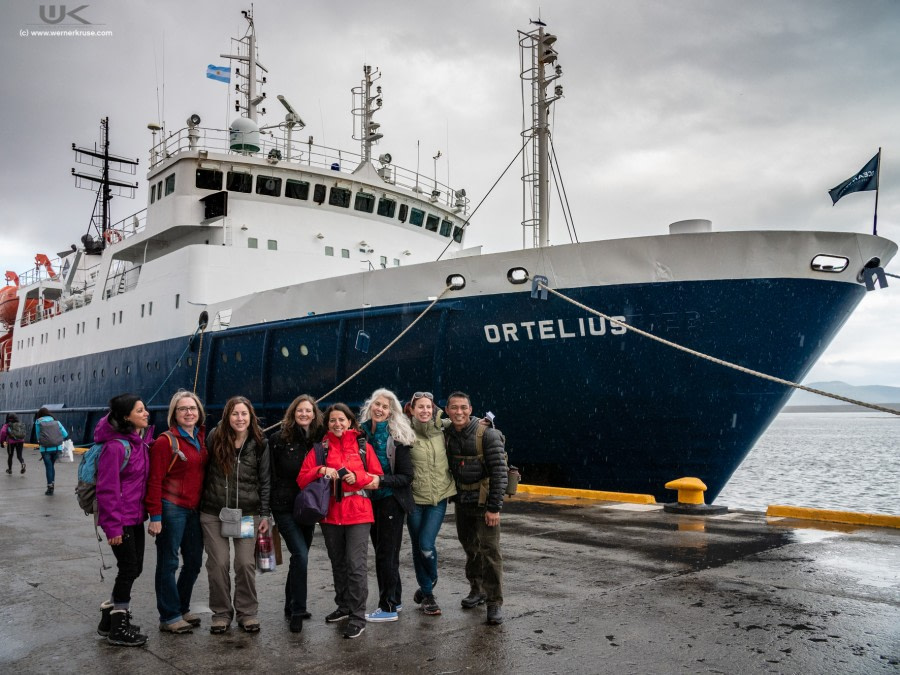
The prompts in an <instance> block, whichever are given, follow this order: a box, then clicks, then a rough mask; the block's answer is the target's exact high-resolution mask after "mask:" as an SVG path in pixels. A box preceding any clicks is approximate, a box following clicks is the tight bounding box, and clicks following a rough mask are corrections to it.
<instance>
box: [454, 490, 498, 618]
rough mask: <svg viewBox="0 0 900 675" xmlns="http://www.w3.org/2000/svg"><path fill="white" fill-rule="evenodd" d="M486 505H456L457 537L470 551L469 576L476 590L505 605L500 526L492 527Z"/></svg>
mask: <svg viewBox="0 0 900 675" xmlns="http://www.w3.org/2000/svg"><path fill="white" fill-rule="evenodd" d="M484 510H485V509H484V507H483V506H478V505H477V504H473V505H466V504H457V505H456V536H457V538H458V539H459V543H460V544H462V547H463V549H464V550H465V552H466V579H468V580H469V588H470V589H471V590H472V592H473V593H484V594H485V595H486V596H487V602H488V604H489V605H502V604H503V555H502V554H501V553H500V525H499V524H498V525H494V526H493V527H488V526H487V525H486V524H485V522H484Z"/></svg>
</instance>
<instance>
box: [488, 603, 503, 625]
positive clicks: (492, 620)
mask: <svg viewBox="0 0 900 675" xmlns="http://www.w3.org/2000/svg"><path fill="white" fill-rule="evenodd" d="M487 622H488V625H489V626H499V625H500V624H501V623H503V605H488V608H487Z"/></svg>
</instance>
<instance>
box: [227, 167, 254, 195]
mask: <svg viewBox="0 0 900 675" xmlns="http://www.w3.org/2000/svg"><path fill="white" fill-rule="evenodd" d="M225 188H226V189H227V190H230V191H231V192H250V191H251V190H252V189H253V176H251V175H250V174H249V173H238V172H237V171H229V172H228V179H227V180H226V185H225Z"/></svg>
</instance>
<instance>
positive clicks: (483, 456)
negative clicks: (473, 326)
mask: <svg viewBox="0 0 900 675" xmlns="http://www.w3.org/2000/svg"><path fill="white" fill-rule="evenodd" d="M443 413H444V411H441V410H440V409H439V408H438V406H437V403H436V402H435V400H434V396H433V395H432V394H431V393H429V392H416V393H414V394H413V396H412V397H411V399H410V400H409V402H408V403H407V405H406V407H405V408H404V407H403V406H402V405H401V402H400V400H399V399H398V397H397V396H396V395H395V394H394V393H393V392H391V391H389V390H387V389H378V390H376V391H375V392H373V394H372V395H371V396H370V397H369V398H368V400H366V402H365V404H364V405H363V406H362V408H361V409H360V414H359V419H360V420H362V421H361V422H360V421H358V419H357V416H356V415H354V413H353V411H351V409H350V408H349V407H348V406H347V405H345V404H343V403H335V404H333V405H331V406H329V407H328V409H327V410H325V411H324V413H323V412H322V411H321V410H320V409H319V407H318V406H317V404H316V401H315V399H313V398H312V397H311V396H308V395H306V394H303V395H300V396H298V397H297V398H296V399H294V401H293V402H292V403H291V404H290V406H289V407H288V409H287V411H286V412H285V415H284V418H283V420H282V421H281V423H280V424H278V425H276V427H274V428H273V430H272V431H271V433H270V435H269V436H268V438H267V437H266V435H265V434H264V432H263V430H262V429H261V428H260V424H259V420H258V418H257V416H256V412H255V410H254V408H253V405H252V403H251V402H250V401H249V400H247V399H246V398H244V397H242V396H235V397H233V398H231V399H229V400H228V401H227V402H226V404H225V407H224V410H223V413H222V419H221V422H219V424H218V425H216V426H215V427H214V428H212V429H211V430H209V432H208V433H207V431H206V427H205V425H204V422H205V412H204V408H203V404H202V403H201V401H200V399H199V398H198V397H197V396H196V395H195V394H193V393H191V392H188V391H179V392H177V393H176V394H175V395H174V396H173V397H172V399H171V402H170V404H169V409H168V429H167V430H166V431H165V432H163V433H162V434H160V435H159V436H158V437H157V438H156V439H155V440H153V439H152V438H151V436H152V435H153V434H152V431H151V430H150V429H149V428H148V427H149V417H150V415H149V412H148V411H147V409H146V408H145V406H144V404H143V402H142V401H141V400H140V398H139V397H138V396H135V395H132V394H123V395H120V396H117V397H115V398H113V399H112V400H111V401H110V404H109V413H108V414H107V415H106V416H105V417H104V418H103V419H101V420H100V422H99V423H98V424H97V427H96V429H95V430H94V442H95V443H102V444H103V449H102V451H101V453H100V457H99V460H98V462H97V482H96V498H97V503H96V513H97V522H98V525H99V526H100V527H101V528H102V530H103V532H104V533H105V535H106V537H107V539H108V541H109V544H110V546H111V547H112V550H113V553H114V555H115V557H116V561H117V563H118V574H117V576H116V580H115V584H114V586H113V589H112V595H111V597H110V599H109V600H108V601H105V602H103V604H102V605H101V607H100V610H101V619H100V624H99V626H98V633H100V635H104V636H106V637H107V640H108V641H109V642H110V643H111V644H114V645H123V646H136V645H142V644H144V643H145V642H146V641H147V636H146V635H145V634H142V633H141V631H140V627H139V626H136V625H134V624H133V623H131V613H130V611H129V605H130V601H131V589H132V586H133V584H134V582H135V580H136V579H137V578H138V576H140V574H141V572H142V570H143V561H144V546H145V541H144V522H145V520H146V519H147V516H148V515H149V519H150V522H149V525H148V526H147V532H148V533H149V534H150V536H152V537H154V539H155V542H156V551H157V560H156V576H155V589H156V601H157V609H158V612H159V630H160V631H162V632H168V633H188V632H191V631H192V630H193V629H194V628H195V627H197V626H199V625H200V623H201V620H200V617H199V616H197V615H196V614H195V613H193V612H192V611H191V595H192V591H193V588H194V584H195V582H196V580H197V578H198V576H199V574H200V568H201V563H202V558H203V552H204V550H205V551H206V556H207V557H206V571H207V575H208V579H209V608H210V609H211V610H212V620H211V623H210V627H209V630H210V632H211V633H212V634H215V635H221V634H224V633H225V632H226V631H227V630H229V628H230V626H231V624H232V622H234V621H236V622H237V625H238V626H239V627H240V628H241V629H242V630H244V631H246V632H248V633H256V632H258V631H259V630H260V623H259V619H258V607H259V602H258V598H257V593H256V583H255V575H256V560H255V555H254V548H255V543H256V536H257V534H259V533H266V532H267V531H268V530H269V528H270V525H271V521H274V524H275V525H276V526H277V530H278V532H279V533H280V536H281V538H282V539H283V540H284V542H285V544H286V545H287V548H288V551H289V552H290V562H289V568H288V574H287V578H286V581H285V597H284V616H285V618H286V619H287V620H288V621H289V626H290V630H291V631H292V632H295V633H299V632H301V631H302V630H303V622H304V620H306V619H310V618H311V614H310V612H309V611H308V609H307V568H308V561H309V549H310V546H311V545H312V542H313V532H314V526H312V525H306V524H302V523H300V522H298V521H296V520H295V518H294V513H293V510H294V502H295V500H296V498H297V496H298V493H299V491H300V490H301V489H302V488H304V487H306V486H307V485H309V484H310V483H312V482H313V481H315V480H317V479H319V478H325V479H326V480H330V481H331V486H332V487H331V497H330V501H329V508H328V513H327V515H326V516H325V518H324V520H322V521H321V523H320V526H321V530H322V537H323V539H324V541H325V546H326V549H327V551H328V557H329V559H330V561H331V568H332V575H333V580H334V601H335V609H334V611H333V612H331V613H330V614H328V615H327V616H326V617H325V621H327V622H329V623H338V622H341V623H344V629H343V635H344V637H346V638H355V637H358V636H359V635H361V634H362V633H363V631H364V630H365V627H366V623H367V622H388V621H396V620H397V619H398V613H399V612H400V611H401V610H402V607H403V604H402V588H401V579H400V548H401V544H402V540H403V531H404V526H405V528H406V529H408V531H409V536H410V542H411V548H412V557H413V566H414V569H415V575H416V581H417V583H418V588H417V590H416V591H415V593H414V595H413V601H414V602H415V603H416V604H417V605H419V607H420V609H421V611H422V612H424V613H425V614H427V615H431V616H438V615H440V614H441V608H440V606H439V605H438V603H437V600H436V599H435V593H434V588H435V586H436V584H437V582H438V555H437V550H436V548H435V542H436V539H437V536H438V531H439V530H440V527H441V525H442V523H443V520H444V515H445V513H446V510H447V503H448V501H451V500H452V501H454V502H455V504H456V507H455V515H456V529H457V535H458V538H459V541H460V543H461V544H462V546H463V549H464V550H465V554H466V566H465V573H466V578H467V579H468V581H469V586H470V590H469V594H468V595H467V596H466V597H465V598H463V600H462V601H461V605H462V607H463V608H465V609H472V608H475V607H478V606H479V605H483V604H486V605H487V623H488V624H493V625H497V624H500V623H502V621H503V614H502V609H501V608H502V604H503V592H502V581H503V562H502V556H501V553H500V511H501V509H502V507H503V497H504V493H505V490H506V482H507V466H506V453H505V451H504V447H503V443H504V441H503V436H502V434H500V433H499V432H498V431H497V430H496V429H494V428H493V426H492V425H491V424H490V423H489V422H487V421H485V420H481V419H479V418H477V417H473V416H472V405H471V399H470V398H469V396H468V395H467V394H464V393H462V392H454V393H453V394H451V395H450V396H449V397H448V399H447V405H446V418H445V417H444V415H443ZM48 482H49V478H48ZM51 486H52V484H51ZM235 513H237V516H235V515H234V514H235ZM235 518H239V519H240V520H241V525H242V527H241V528H240V530H241V532H240V535H237V534H236V533H235V532H233V531H232V529H231V527H230V526H231V525H232V523H230V522H225V521H232V520H234V519H235ZM226 525H228V526H229V527H228V528H226ZM370 540H371V542H372V544H373V545H374V551H375V571H376V577H377V580H378V605H377V607H376V608H375V609H374V610H373V611H371V612H369V613H366V603H367V601H368V564H367V560H368V546H369V541H370ZM232 550H233V551H234V570H233V574H232V570H231V553H232ZM179 558H180V559H181V561H182V565H181V568H180V571H179ZM232 582H233V586H234V588H233V589H232Z"/></svg>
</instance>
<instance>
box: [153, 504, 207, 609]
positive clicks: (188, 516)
mask: <svg viewBox="0 0 900 675" xmlns="http://www.w3.org/2000/svg"><path fill="white" fill-rule="evenodd" d="M179 550H181V556H182V557H183V558H184V564H183V565H182V567H181V573H180V574H179V575H178V580H177V581H176V579H175V572H177V571H178V551H179ZM202 562H203V531H202V530H201V529H200V512H199V511H196V510H191V509H186V508H183V507H181V506H176V505H175V504H173V503H171V502H169V501H166V500H165V499H163V500H162V530H161V531H160V533H159V534H158V535H156V578H155V586H156V608H157V610H158V611H159V620H160V623H174V622H175V621H178V620H179V619H180V618H182V616H184V615H185V614H187V613H188V612H189V611H190V609H191V593H193V591H194V583H195V582H196V581H197V577H198V576H200V566H201V564H202Z"/></svg>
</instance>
